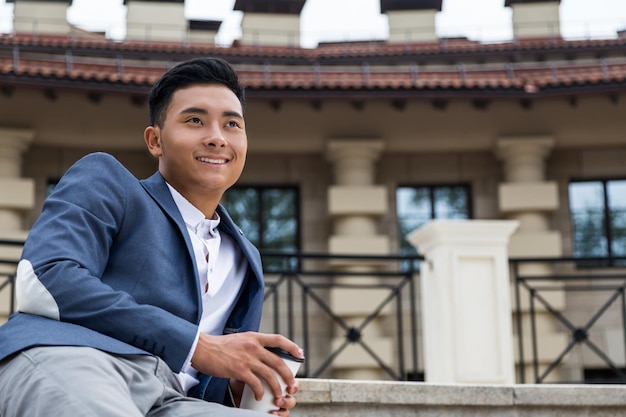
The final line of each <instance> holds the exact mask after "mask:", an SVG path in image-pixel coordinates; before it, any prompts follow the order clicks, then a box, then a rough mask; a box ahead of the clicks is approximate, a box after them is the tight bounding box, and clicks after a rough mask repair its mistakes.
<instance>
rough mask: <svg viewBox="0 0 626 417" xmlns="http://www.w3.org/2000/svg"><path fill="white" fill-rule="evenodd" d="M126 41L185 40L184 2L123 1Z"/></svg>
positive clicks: (181, 0) (178, 0)
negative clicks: (124, 6) (125, 10)
mask: <svg viewBox="0 0 626 417" xmlns="http://www.w3.org/2000/svg"><path fill="white" fill-rule="evenodd" d="M124 4H125V5H126V6H127V12H126V39H128V40H143V41H175V42H183V41H186V40H187V20H186V19H185V0H124Z"/></svg>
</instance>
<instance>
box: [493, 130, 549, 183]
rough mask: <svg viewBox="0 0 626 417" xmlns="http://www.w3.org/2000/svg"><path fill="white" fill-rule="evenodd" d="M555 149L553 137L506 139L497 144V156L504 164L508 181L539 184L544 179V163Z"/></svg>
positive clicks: (515, 137)
mask: <svg viewBox="0 0 626 417" xmlns="http://www.w3.org/2000/svg"><path fill="white" fill-rule="evenodd" d="M553 147H554V138H552V137H551V136H513V137H504V138H501V139H499V140H498V142H497V144H496V156H497V157H498V158H499V159H501V160H502V161H503V163H504V171H505V175H506V179H507V181H511V182H529V181H533V182H537V181H543V179H544V161H545V159H546V157H547V156H548V155H549V154H550V151H551V150H552V148H553Z"/></svg>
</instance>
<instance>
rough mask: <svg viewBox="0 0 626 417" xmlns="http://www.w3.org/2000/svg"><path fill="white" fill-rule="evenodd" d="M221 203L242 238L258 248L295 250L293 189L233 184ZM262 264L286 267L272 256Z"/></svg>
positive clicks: (270, 268) (269, 268) (296, 227)
mask: <svg viewBox="0 0 626 417" xmlns="http://www.w3.org/2000/svg"><path fill="white" fill-rule="evenodd" d="M222 202H223V204H224V205H225V206H226V208H227V209H228V212H229V213H230V215H231V217H232V218H233V220H234V221H235V223H237V224H238V225H239V227H241V230H243V232H244V233H245V234H246V237H247V238H248V239H249V240H250V241H251V242H252V243H254V244H255V245H256V246H257V248H259V249H260V250H266V251H277V252H297V251H299V249H300V245H299V241H300V237H299V218H298V213H299V207H298V190H297V188H295V187H265V186H263V187H260V186H259V187H246V186H237V187H233V188H231V189H230V190H228V191H227V192H226V193H225V194H224V198H223V199H222ZM263 264H264V267H265V269H266V270H267V271H277V270H282V269H284V267H285V266H286V265H284V260H282V259H278V258H273V257H266V258H264V259H263ZM289 266H290V267H293V266H294V265H289Z"/></svg>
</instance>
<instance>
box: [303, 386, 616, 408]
mask: <svg viewBox="0 0 626 417" xmlns="http://www.w3.org/2000/svg"><path fill="white" fill-rule="evenodd" d="M299 382H300V391H299V392H298V394H297V399H298V406H297V407H296V409H294V410H293V411H292V413H291V415H292V416H293V417H318V416H319V417H322V416H325V417H335V416H359V417H369V416H371V417H374V416H376V417H384V416H394V417H404V416H418V415H419V416H420V417H422V416H423V417H429V416H433V417H434V416H444V415H445V416H476V415H480V416H481V417H482V416H494V417H495V416H503V417H508V416H511V417H522V416H546V417H560V416H575V417H578V416H581V417H582V416H585V417H588V416H602V417H609V416H623V415H625V411H624V410H626V386H623V385H534V384H527V385H461V384H451V385H444V384H428V383H423V382H393V381H346V380H328V379H300V380H299Z"/></svg>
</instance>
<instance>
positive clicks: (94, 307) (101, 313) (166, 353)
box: [17, 154, 197, 371]
mask: <svg viewBox="0 0 626 417" xmlns="http://www.w3.org/2000/svg"><path fill="white" fill-rule="evenodd" d="M140 187H141V186H140V185H139V182H138V181H137V180H136V179H135V177H134V176H132V174H130V172H128V171H127V170H126V169H125V168H123V167H122V165H121V164H119V163H118V162H117V161H116V160H115V159H114V158H113V157H112V156H108V155H105V154H92V155H89V156H86V157H84V158H83V159H81V160H80V161H78V162H77V163H76V164H74V165H73V166H72V167H71V168H70V169H69V170H68V171H67V172H66V174H65V175H64V176H63V178H62V179H61V181H60V182H59V184H58V185H57V187H56V189H55V191H54V192H53V193H52V194H51V195H50V196H49V197H48V198H47V200H46V202H45V203H44V208H43V211H42V213H41V215H40V217H39V219H38V220H37V222H36V223H35V225H34V226H33V228H32V229H31V231H30V234H29V237H28V238H27V241H26V243H25V245H24V250H23V254H22V259H21V261H20V264H19V266H18V273H17V291H18V310H19V311H21V312H25V313H30V314H37V315H40V316H45V317H48V318H51V319H54V320H59V321H63V322H69V323H73V324H77V325H80V326H83V327H87V328H89V329H92V330H95V331H96V332H98V333H101V334H104V335H107V336H110V337H113V338H115V339H118V340H120V341H122V342H125V343H127V344H130V345H133V346H136V347H139V348H141V349H143V350H145V351H148V352H150V353H153V354H155V355H158V356H160V357H162V358H163V359H164V360H165V361H166V362H167V363H168V365H169V366H170V367H171V368H172V369H173V370H175V371H178V370H180V369H181V368H182V366H183V364H184V361H185V359H186V357H187V356H188V354H189V350H190V349H191V347H192V344H193V342H194V339H195V336H196V333H197V325H196V324H195V323H193V322H192V321H190V320H189V319H188V318H187V319H185V318H182V317H181V316H180V315H177V314H174V313H172V312H171V311H169V310H168V309H167V308H164V307H163V306H158V303H157V305H154V304H151V303H149V302H145V300H144V302H143V303H139V302H137V300H135V298H134V297H133V296H132V295H131V294H132V289H133V287H135V286H137V285H139V283H138V278H137V277H136V276H130V275H132V274H129V276H127V277H117V278H116V280H115V281H113V284H111V283H109V282H106V281H105V280H103V275H105V274H106V273H107V268H108V267H109V265H108V262H109V256H110V253H111V251H112V245H114V244H115V243H114V242H116V239H119V237H118V233H120V229H121V228H122V225H123V224H124V222H125V220H126V217H127V216H128V213H127V210H128V208H127V204H128V200H129V196H128V193H130V192H131V191H133V190H135V189H137V190H138V189H139V188H140ZM145 215H146V216H148V213H146V214H145ZM148 221H149V219H148ZM139 243H141V242H139ZM153 243H154V242H150V241H146V242H143V244H144V245H145V248H147V249H146V251H147V252H148V251H149V247H150V245H151V244H153ZM135 246H136V245H135ZM137 261H139V260H137ZM118 275H119V274H118ZM154 287H155V288H154V291H155V292H158V291H161V292H163V291H164V289H163V288H158V287H159V282H158V280H155V282H154ZM173 290H174V291H176V289H173ZM166 296H167V294H166V295H161V297H162V298H165V297H166ZM186 302H187V303H191V304H193V303H195V302H196V300H195V299H191V300H186Z"/></svg>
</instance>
